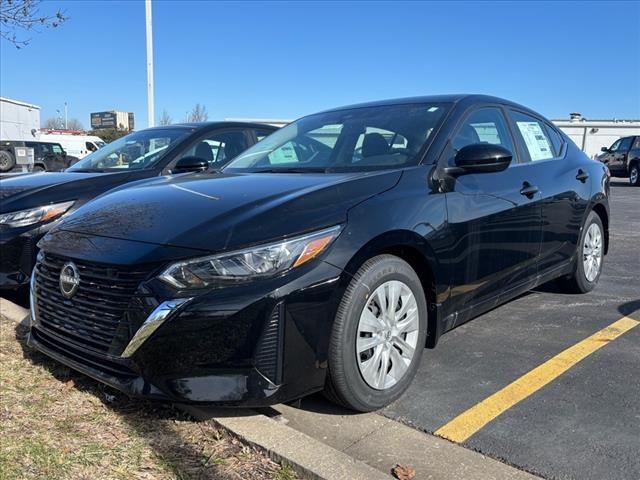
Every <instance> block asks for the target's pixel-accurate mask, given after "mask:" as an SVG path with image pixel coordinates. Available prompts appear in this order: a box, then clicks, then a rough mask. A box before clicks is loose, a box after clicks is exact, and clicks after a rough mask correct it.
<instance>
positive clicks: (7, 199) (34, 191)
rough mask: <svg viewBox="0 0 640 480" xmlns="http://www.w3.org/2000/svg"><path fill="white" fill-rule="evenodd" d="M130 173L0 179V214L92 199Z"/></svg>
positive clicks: (44, 175)
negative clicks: (84, 198)
mask: <svg viewBox="0 0 640 480" xmlns="http://www.w3.org/2000/svg"><path fill="white" fill-rule="evenodd" d="M130 176H131V173H129V172H116V173H99V172H90V173H84V172H78V173H75V172H56V173H53V172H43V173H31V174H25V175H15V176H6V177H2V178H1V179H0V200H1V203H0V212H13V211H16V210H23V209H26V208H32V207H37V206H39V205H46V204H49V203H55V202H64V201H67V200H76V199H77V198H79V197H82V196H85V195H88V196H89V197H93V196H96V195H98V194H99V193H102V192H104V191H105V190H107V189H109V188H112V187H114V186H116V185H119V184H121V183H123V182H126V181H127V180H128V179H129V177H130Z"/></svg>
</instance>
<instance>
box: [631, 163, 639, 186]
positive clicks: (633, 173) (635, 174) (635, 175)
mask: <svg viewBox="0 0 640 480" xmlns="http://www.w3.org/2000/svg"><path fill="white" fill-rule="evenodd" d="M629 182H630V183H631V185H635V184H636V183H637V182H638V167H635V166H634V167H632V168H631V172H630V173H629Z"/></svg>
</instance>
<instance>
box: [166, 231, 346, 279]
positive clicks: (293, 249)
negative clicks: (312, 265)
mask: <svg viewBox="0 0 640 480" xmlns="http://www.w3.org/2000/svg"><path fill="white" fill-rule="evenodd" d="M341 228H342V227H340V226H336V227H332V228H327V229H324V230H320V231H318V232H315V233H311V234H308V235H303V236H300V237H295V238H291V239H288V240H283V241H281V242H278V243H271V244H268V245H259V246H256V247H252V248H247V249H246V250H238V251H235V252H229V253H221V254H219V255H211V256H208V257H200V258H195V259H193V260H187V261H185V262H179V263H174V264H173V265H171V266H170V267H169V268H167V269H166V270H165V271H164V272H163V273H162V274H161V275H160V279H161V280H163V281H164V282H166V283H168V284H169V285H172V286H174V287H177V288H180V289H186V288H205V287H210V286H216V285H217V286H223V285H230V284H235V283H241V282H246V281H250V280H254V279H256V278H264V277H271V276H274V275H277V274H279V273H284V272H286V271H288V270H290V269H292V268H296V267H299V266H300V265H303V264H305V263H307V262H308V261H309V260H311V259H313V258H315V257H317V256H318V255H320V254H321V253H322V252H323V251H324V250H326V248H327V247H328V246H329V245H330V244H331V242H332V241H333V240H335V238H336V237H337V236H338V234H339V233H340V230H341Z"/></svg>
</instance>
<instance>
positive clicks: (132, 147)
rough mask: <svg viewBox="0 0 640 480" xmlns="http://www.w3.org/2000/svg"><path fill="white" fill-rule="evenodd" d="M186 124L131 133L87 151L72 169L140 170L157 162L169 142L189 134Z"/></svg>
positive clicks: (70, 169)
mask: <svg viewBox="0 0 640 480" xmlns="http://www.w3.org/2000/svg"><path fill="white" fill-rule="evenodd" d="M189 133H190V130H188V129H183V128H166V129H149V130H142V131H140V132H134V133H131V134H129V135H127V136H125V137H122V138H120V139H118V140H116V141H114V142H111V143H109V144H108V145H104V146H103V147H102V148H100V149H99V150H96V151H95V152H93V153H91V154H89V155H87V156H86V157H84V158H83V159H82V160H80V161H79V162H78V163H75V164H74V165H73V166H72V167H70V168H69V169H68V170H69V171H80V170H82V171H102V170H107V171H113V170H126V169H129V170H139V169H142V168H149V167H151V166H152V165H153V164H155V163H156V162H157V161H158V160H159V159H160V158H161V157H162V156H163V155H164V153H165V152H166V150H167V148H168V147H169V145H171V144H172V143H174V142H176V141H177V140H179V139H181V138H182V137H184V136H186V135H188V134H189Z"/></svg>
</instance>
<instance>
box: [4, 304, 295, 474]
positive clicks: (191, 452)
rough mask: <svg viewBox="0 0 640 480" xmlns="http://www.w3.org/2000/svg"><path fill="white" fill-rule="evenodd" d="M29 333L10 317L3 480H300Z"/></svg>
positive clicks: (220, 433)
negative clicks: (77, 368) (81, 369)
mask: <svg viewBox="0 0 640 480" xmlns="http://www.w3.org/2000/svg"><path fill="white" fill-rule="evenodd" d="M26 333H27V330H26V328H25V326H24V324H20V325H18V324H15V323H13V322H11V321H9V320H8V319H7V318H6V317H4V316H2V315H0V479H2V480H5V479H7V480H8V479H31V478H33V479H35V478H37V479H41V478H56V479H64V478H69V479H74V480H76V479H87V480H88V479H95V478H100V479H131V478H137V479H154V480H155V479H174V478H177V479H243V480H244V479H247V480H248V479H267V478H273V479H280V480H289V479H294V478H296V476H295V474H294V473H293V471H292V470H291V469H290V468H289V467H287V466H285V467H282V466H280V465H278V464H277V463H275V462H273V461H272V460H270V459H269V458H267V457H265V456H264V455H262V454H261V453H260V452H258V451H256V450H255V449H253V448H250V447H248V446H246V445H244V444H242V443H241V442H240V441H238V440H237V439H235V438H232V437H230V436H228V435H227V434H226V433H225V432H224V431H223V430H221V429H219V428H217V427H216V426H215V425H213V424H212V423H211V422H206V421H205V422H197V421H194V420H193V419H192V418H190V417H189V416H188V415H186V414H185V413H183V412H180V411H178V410H176V409H174V408H173V407H172V406H170V405H167V404H161V403H150V402H142V401H139V400H131V399H129V398H128V397H126V396H125V395H122V394H120V393H119V392H117V391H115V390H113V389H110V388H108V387H104V386H102V385H101V384H99V383H98V382H95V381H93V380H92V379H90V378H88V377H85V376H83V375H81V374H79V373H76V372H74V371H73V370H70V369H68V368H66V367H64V366H62V365H60V364H58V363H56V362H54V361H52V360H50V359H49V358H48V357H46V356H44V355H42V354H40V353H38V352H34V351H32V350H31V349H29V348H28V347H27V346H26V345H25V336H26Z"/></svg>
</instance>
